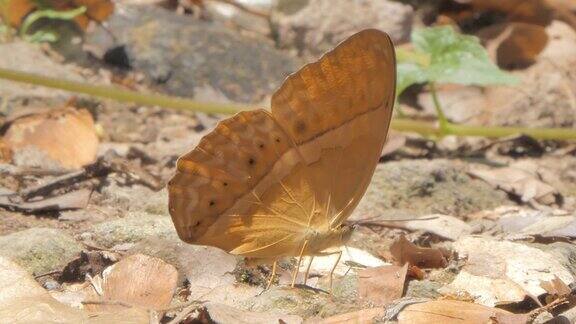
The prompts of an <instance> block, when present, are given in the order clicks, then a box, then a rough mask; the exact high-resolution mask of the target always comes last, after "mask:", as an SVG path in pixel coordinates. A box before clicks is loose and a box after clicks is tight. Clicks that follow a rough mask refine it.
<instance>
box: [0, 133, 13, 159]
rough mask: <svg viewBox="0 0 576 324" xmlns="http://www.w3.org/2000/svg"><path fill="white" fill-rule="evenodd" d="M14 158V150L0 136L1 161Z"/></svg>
mask: <svg viewBox="0 0 576 324" xmlns="http://www.w3.org/2000/svg"><path fill="white" fill-rule="evenodd" d="M11 160H12V150H10V148H9V147H8V144H6V143H5V142H4V141H3V140H2V139H1V138H0V163H9V162H10V161H11Z"/></svg>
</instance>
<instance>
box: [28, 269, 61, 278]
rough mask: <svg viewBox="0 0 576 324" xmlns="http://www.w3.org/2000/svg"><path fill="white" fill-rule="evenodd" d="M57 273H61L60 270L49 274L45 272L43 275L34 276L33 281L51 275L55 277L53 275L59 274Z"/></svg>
mask: <svg viewBox="0 0 576 324" xmlns="http://www.w3.org/2000/svg"><path fill="white" fill-rule="evenodd" d="M59 273H62V270H54V271H49V272H45V273H42V274H39V275H36V276H34V279H40V278H42V277H46V276H51V275H55V274H59Z"/></svg>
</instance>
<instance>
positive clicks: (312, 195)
mask: <svg viewBox="0 0 576 324" xmlns="http://www.w3.org/2000/svg"><path fill="white" fill-rule="evenodd" d="M394 69H395V62H394V50H393V46H392V42H391V41H390V39H389V37H388V36H387V35H386V34H384V33H382V32H379V31H376V30H366V31H362V32H360V33H358V34H356V35H354V36H352V37H351V38H349V39H348V40H346V41H344V42H343V43H341V44H340V45H339V46H337V47H336V48H335V49H334V50H333V51H331V52H329V53H327V54H326V55H325V56H323V57H322V58H321V59H320V60H319V61H318V62H316V63H312V64H309V65H306V66H305V67H303V68H302V69H301V70H300V71H298V72H297V73H295V74H293V75H291V76H290V77H289V78H288V79H287V80H286V81H285V83H284V84H283V86H282V87H281V88H280V89H279V90H278V91H277V92H276V93H275V94H274V96H273V98H272V114H270V113H268V112H266V111H264V110H256V111H250V112H242V113H239V114H237V115H236V116H234V117H232V118H230V119H227V120H225V121H223V122H221V123H220V124H219V125H218V126H217V127H216V129H215V130H214V131H213V132H211V133H210V134H208V135H207V136H206V137H205V138H204V139H203V140H202V141H201V142H200V144H199V145H198V146H197V147H196V148H195V149H194V150H193V151H192V152H190V153H188V154H186V155H184V156H183V157H181V158H180V159H179V161H178V163H177V173H176V175H175V176H174V177H173V179H172V180H171V181H170V183H169V186H168V188H169V201H170V206H169V208H170V214H171V215H172V219H173V221H174V224H175V226H176V229H177V232H178V234H179V236H180V237H181V238H182V239H183V240H184V241H186V242H189V243H194V244H204V245H212V246H216V247H219V248H222V249H224V250H226V251H228V252H231V253H234V254H240V255H244V256H252V257H259V258H268V257H279V256H288V255H297V254H298V250H299V248H300V246H301V244H302V242H303V240H304V239H305V237H307V235H309V234H310V232H311V231H321V230H325V229H327V228H330V227H332V226H337V225H339V224H340V223H341V222H342V221H343V220H344V219H345V217H347V216H348V214H349V213H350V212H351V210H352V209H353V208H354V207H355V206H356V205H357V204H358V202H359V200H360V198H361V197H362V195H363V193H364V191H365V190H366V187H367V186H368V183H369V182H370V178H371V176H372V174H373V172H374V169H375V167H376V164H377V162H378V159H379V156H380V152H381V150H382V146H383V144H384V141H385V137H386V133H387V129H388V125H389V122H390V116H391V112H392V105H393V101H394V82H395V81H394V80H395V70H394Z"/></svg>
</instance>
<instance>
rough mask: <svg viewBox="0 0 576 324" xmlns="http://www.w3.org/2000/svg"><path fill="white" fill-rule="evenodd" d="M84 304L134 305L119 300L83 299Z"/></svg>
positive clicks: (129, 306)
mask: <svg viewBox="0 0 576 324" xmlns="http://www.w3.org/2000/svg"><path fill="white" fill-rule="evenodd" d="M82 304H84V305H117V306H124V307H128V308H132V305H130V304H128V303H125V302H121V301H117V300H83V301H82Z"/></svg>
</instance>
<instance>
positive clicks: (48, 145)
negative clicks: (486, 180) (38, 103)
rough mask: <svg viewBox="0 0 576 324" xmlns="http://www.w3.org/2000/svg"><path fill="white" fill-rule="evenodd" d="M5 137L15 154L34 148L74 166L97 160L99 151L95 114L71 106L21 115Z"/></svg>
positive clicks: (69, 166)
mask: <svg viewBox="0 0 576 324" xmlns="http://www.w3.org/2000/svg"><path fill="white" fill-rule="evenodd" d="M3 140H4V141H5V143H6V145H7V146H8V147H9V148H10V149H11V150H12V152H13V153H14V156H16V155H18V153H19V151H23V150H26V149H27V148H29V147H33V148H36V149H38V150H40V151H41V152H43V153H44V154H46V155H47V157H48V158H50V159H52V160H54V161H57V162H58V163H59V164H61V166H62V167H64V168H71V169H77V168H80V167H82V166H84V165H87V164H89V163H92V162H94V160H95V159H96V153H97V150H98V137H97V134H96V129H95V127H94V120H93V119H92V115H90V113H89V112H88V111H87V110H84V109H81V110H76V109H74V108H70V107H65V108H60V109H54V110H51V111H49V112H44V113H38V114H34V115H29V116H24V117H22V118H18V119H16V120H14V121H13V122H12V123H11V124H10V125H9V126H8V129H7V130H6V133H5V134H4V137H3Z"/></svg>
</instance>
